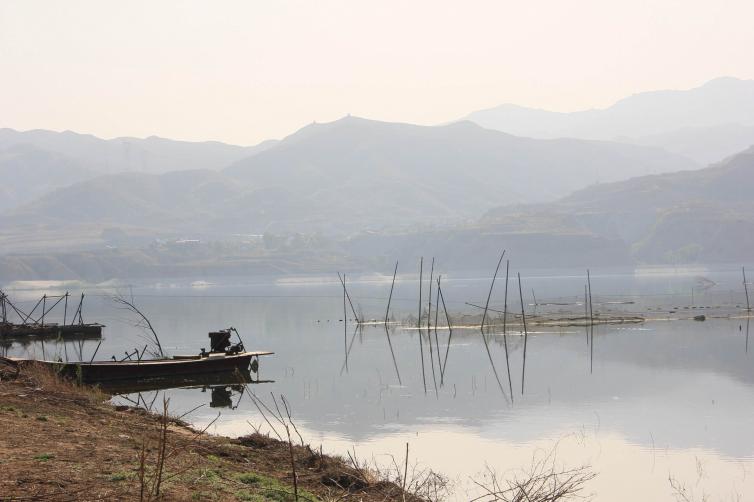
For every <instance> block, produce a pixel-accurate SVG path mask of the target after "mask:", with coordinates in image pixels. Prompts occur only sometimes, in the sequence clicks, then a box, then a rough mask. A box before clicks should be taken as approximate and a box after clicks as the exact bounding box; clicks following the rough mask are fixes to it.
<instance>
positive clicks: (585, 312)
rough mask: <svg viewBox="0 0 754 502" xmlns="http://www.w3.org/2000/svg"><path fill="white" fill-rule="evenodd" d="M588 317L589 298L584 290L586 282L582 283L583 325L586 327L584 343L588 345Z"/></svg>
mask: <svg viewBox="0 0 754 502" xmlns="http://www.w3.org/2000/svg"><path fill="white" fill-rule="evenodd" d="M588 319H589V299H588V297H587V292H586V284H584V326H585V327H586V344H587V345H589V325H588V323H587V322H586V321H587V320H588Z"/></svg>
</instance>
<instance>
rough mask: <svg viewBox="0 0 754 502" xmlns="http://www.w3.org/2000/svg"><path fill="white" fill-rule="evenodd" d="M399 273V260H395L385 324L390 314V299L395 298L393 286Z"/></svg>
mask: <svg viewBox="0 0 754 502" xmlns="http://www.w3.org/2000/svg"><path fill="white" fill-rule="evenodd" d="M397 274H398V261H397V260H396V262H395V270H394V271H393V282H392V284H390V296H388V298H387V309H386V310H385V324H387V321H388V318H389V316H390V301H391V300H392V299H393V288H394V287H395V276H396V275H397Z"/></svg>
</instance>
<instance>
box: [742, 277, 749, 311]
mask: <svg viewBox="0 0 754 502" xmlns="http://www.w3.org/2000/svg"><path fill="white" fill-rule="evenodd" d="M741 273H742V274H743V276H744V292H745V293H746V310H747V311H749V312H751V305H750V304H749V286H748V284H746V268H745V267H741Z"/></svg>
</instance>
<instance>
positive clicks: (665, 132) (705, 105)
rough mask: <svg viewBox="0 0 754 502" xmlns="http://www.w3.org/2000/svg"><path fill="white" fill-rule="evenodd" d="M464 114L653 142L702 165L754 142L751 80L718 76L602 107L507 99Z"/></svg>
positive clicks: (485, 122)
mask: <svg viewBox="0 0 754 502" xmlns="http://www.w3.org/2000/svg"><path fill="white" fill-rule="evenodd" d="M463 120H471V121H472V122H475V123H477V124H480V125H481V126H483V127H487V128H490V129H495V130H498V131H503V132H507V133H510V134H516V135H521V136H528V137H533V138H560V137H568V138H582V139H599V140H616V141H624V142H629V143H637V144H652V145H655V146H661V147H663V148H665V149H667V150H668V151H671V152H674V153H679V154H683V155H687V156H688V157H689V158H691V159H693V160H695V161H696V162H699V163H701V164H703V165H704V164H707V163H709V162H711V161H717V160H721V159H723V158H724V157H727V156H729V155H732V154H734V153H736V152H737V151H740V150H741V149H743V148H746V147H747V146H750V145H752V144H754V130H752V127H751V126H754V80H739V79H735V78H719V79H715V80H712V81H710V82H707V83H706V84H704V85H702V86H701V87H697V88H694V89H689V90H684V91H672V90H667V91H653V92H643V93H640V94H635V95H633V96H630V97H627V98H625V99H622V100H620V101H618V102H617V103H615V104H614V105H612V106H610V107H608V108H605V109H601V110H585V111H579V112H573V113H559V112H550V111H545V110H537V109H531V108H525V107H520V106H516V105H509V104H506V105H501V106H498V107H495V108H490V109H487V110H480V111H477V112H473V113H471V114H469V115H467V116H466V117H464V119H463ZM736 127H739V128H738V129H736ZM721 128H722V129H721ZM721 134H722V135H723V136H722V137H721V136H720V135H721Z"/></svg>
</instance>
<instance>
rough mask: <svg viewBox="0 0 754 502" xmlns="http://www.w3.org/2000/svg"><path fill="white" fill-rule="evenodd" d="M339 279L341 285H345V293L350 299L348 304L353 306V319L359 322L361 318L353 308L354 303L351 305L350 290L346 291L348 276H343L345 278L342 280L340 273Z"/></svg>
mask: <svg viewBox="0 0 754 502" xmlns="http://www.w3.org/2000/svg"><path fill="white" fill-rule="evenodd" d="M338 279H340V283H341V284H343V291H345V293H346V298H347V299H348V304H349V305H351V312H353V318H354V319H355V320H356V322H357V323H358V322H360V321H359V316H358V315H357V314H356V309H355V308H353V303H351V295H349V294H348V289H346V274H343V278H342V279H341V278H340V273H338Z"/></svg>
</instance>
